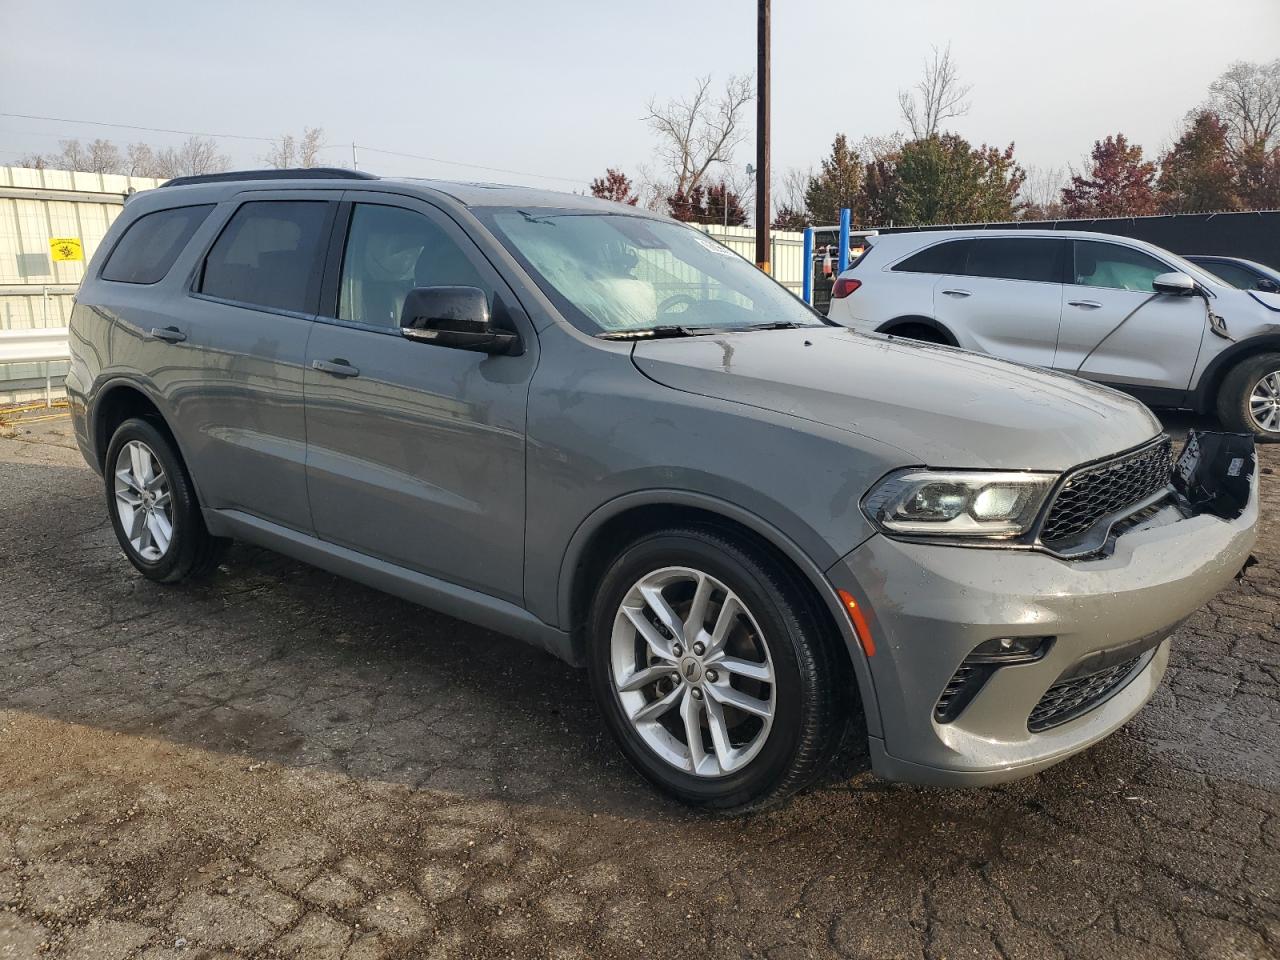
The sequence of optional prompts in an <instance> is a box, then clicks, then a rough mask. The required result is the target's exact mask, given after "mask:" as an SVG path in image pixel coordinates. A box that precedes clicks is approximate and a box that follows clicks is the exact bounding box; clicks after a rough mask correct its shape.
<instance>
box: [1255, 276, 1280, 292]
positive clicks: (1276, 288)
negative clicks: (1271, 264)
mask: <svg viewBox="0 0 1280 960" xmlns="http://www.w3.org/2000/svg"><path fill="white" fill-rule="evenodd" d="M1256 286H1257V288H1258V291H1259V292H1260V293H1280V283H1276V282H1275V281H1274V280H1267V279H1266V278H1265V277H1264V278H1262V279H1260V280H1259V281H1258V282H1257V284H1256Z"/></svg>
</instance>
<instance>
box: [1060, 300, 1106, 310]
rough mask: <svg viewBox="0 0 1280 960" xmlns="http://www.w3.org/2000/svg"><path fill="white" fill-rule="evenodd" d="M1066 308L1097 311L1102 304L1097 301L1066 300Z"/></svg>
mask: <svg viewBox="0 0 1280 960" xmlns="http://www.w3.org/2000/svg"><path fill="white" fill-rule="evenodd" d="M1067 306H1069V307H1079V308H1080V309H1081V310H1097V309H1098V308H1099V307H1100V306H1102V304H1100V303H1099V302H1098V301H1097V300H1068V301H1067Z"/></svg>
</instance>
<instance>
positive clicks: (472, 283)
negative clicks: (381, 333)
mask: <svg viewBox="0 0 1280 960" xmlns="http://www.w3.org/2000/svg"><path fill="white" fill-rule="evenodd" d="M414 287H479V288H480V289H481V290H483V291H484V292H485V293H486V294H488V295H489V296H490V300H492V290H491V289H490V285H489V284H488V283H486V282H485V281H484V280H483V278H482V277H481V275H480V272H479V271H478V270H477V269H476V267H475V265H474V264H472V262H471V261H470V260H468V259H467V256H466V254H465V253H463V251H462V250H461V248H459V247H458V245H457V244H456V243H454V242H453V240H451V239H450V238H449V236H448V235H447V234H446V233H445V232H444V230H443V229H442V228H441V227H439V226H437V225H436V224H435V223H433V222H432V221H431V220H430V219H428V218H427V217H424V216H423V215H422V214H420V213H414V212H413V211H412V210H405V209H403V208H401V207H384V206H379V205H377V204H368V203H358V204H356V206H355V208H354V209H353V211H352V214H351V227H350V229H349V230H348V231H347V245H346V253H345V254H344V256H343V260H342V283H341V287H340V291H339V294H338V318H339V319H340V320H353V321H356V322H358V323H370V324H375V325H377V326H380V327H398V326H399V325H400V309H401V307H403V306H404V298H405V295H406V294H407V293H408V292H409V291H410V290H412V289H413V288H414Z"/></svg>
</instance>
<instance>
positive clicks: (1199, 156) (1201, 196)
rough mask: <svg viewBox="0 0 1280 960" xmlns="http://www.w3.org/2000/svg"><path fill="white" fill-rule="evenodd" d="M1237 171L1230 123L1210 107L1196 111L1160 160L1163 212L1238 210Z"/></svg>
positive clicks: (1161, 204) (1161, 205)
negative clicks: (1229, 140) (1229, 136)
mask: <svg viewBox="0 0 1280 960" xmlns="http://www.w3.org/2000/svg"><path fill="white" fill-rule="evenodd" d="M1235 179H1236V178H1235V170H1234V169H1233V167H1232V163H1231V157H1230V154H1229V150H1228V144H1227V125H1226V124H1225V123H1223V122H1222V121H1221V120H1220V119H1218V117H1217V115H1215V114H1213V113H1211V112H1210V111H1208V110H1202V111H1201V112H1200V113H1198V114H1196V115H1195V116H1194V117H1193V118H1192V120H1191V123H1190V124H1189V125H1188V126H1187V130H1186V132H1185V133H1184V134H1183V135H1182V136H1181V137H1179V138H1178V141H1177V143H1175V144H1174V145H1173V146H1172V147H1171V148H1170V150H1169V152H1168V153H1166V154H1165V155H1164V159H1163V160H1162V161H1161V163H1160V180H1159V188H1160V194H1161V197H1160V207H1161V210H1162V212H1164V213H1198V212H1201V211H1210V210H1238V209H1240V197H1239V194H1238V192H1237V190H1236V183H1235Z"/></svg>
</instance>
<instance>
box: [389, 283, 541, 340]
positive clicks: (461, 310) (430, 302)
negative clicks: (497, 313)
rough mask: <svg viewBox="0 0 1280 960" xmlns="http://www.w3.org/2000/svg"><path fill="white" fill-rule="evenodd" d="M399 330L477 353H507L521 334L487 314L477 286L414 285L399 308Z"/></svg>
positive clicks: (487, 306) (485, 298)
mask: <svg viewBox="0 0 1280 960" xmlns="http://www.w3.org/2000/svg"><path fill="white" fill-rule="evenodd" d="M400 333H401V334H403V335H404V336H405V337H407V338H409V339H410V340H421V341H422V342H423V343H434V344H436V345H437V346H441V347H453V348H454V349H457V350H474V351H476V352H477V353H494V354H508V353H515V352H517V351H518V350H519V347H520V338H519V337H518V336H516V335H515V334H514V333H512V332H511V331H510V330H501V329H499V328H497V327H495V326H494V325H493V321H492V319H491V318H490V317H489V298H488V297H486V296H485V293H484V291H483V290H480V289H479V288H477V287H414V288H413V289H412V290H410V291H409V292H408V294H406V295H405V298H404V307H403V308H402V309H401V310H400Z"/></svg>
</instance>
